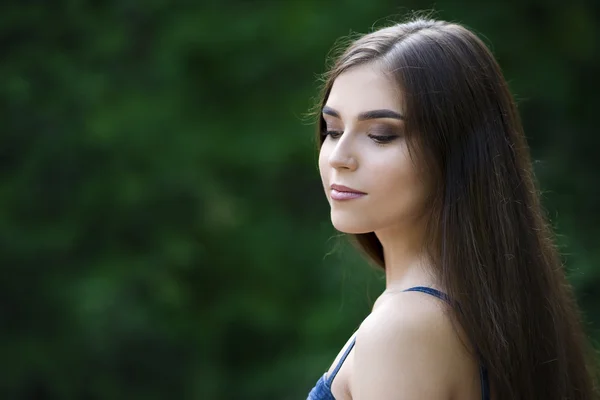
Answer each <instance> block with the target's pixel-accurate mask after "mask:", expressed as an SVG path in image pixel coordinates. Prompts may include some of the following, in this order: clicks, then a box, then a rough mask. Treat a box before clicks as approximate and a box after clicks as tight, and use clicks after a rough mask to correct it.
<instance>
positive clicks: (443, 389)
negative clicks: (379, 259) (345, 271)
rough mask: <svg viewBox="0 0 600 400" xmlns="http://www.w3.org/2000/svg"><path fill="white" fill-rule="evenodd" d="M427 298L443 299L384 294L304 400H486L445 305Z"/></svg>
mask: <svg viewBox="0 0 600 400" xmlns="http://www.w3.org/2000/svg"><path fill="white" fill-rule="evenodd" d="M425 291H428V292H429V293H423V292H425ZM430 295H434V296H436V297H442V296H443V293H442V292H440V291H437V290H436V289H433V290H432V289H430V288H429V287H423V286H413V287H411V288H408V289H406V290H405V291H400V292H396V291H386V292H384V293H383V294H382V295H381V296H380V297H379V299H378V300H377V302H376V303H375V306H374V307H373V311H372V312H371V314H370V315H369V316H368V317H367V318H366V319H365V320H364V321H363V323H362V324H361V325H360V327H359V328H358V330H357V331H356V333H355V334H354V335H352V337H351V338H350V339H349V340H348V342H347V343H346V345H345V346H344V347H343V349H342V351H340V353H339V354H338V356H337V357H336V359H335V360H334V362H333V364H332V365H331V367H330V368H329V370H328V371H327V373H326V374H325V375H324V376H323V377H322V378H321V379H320V380H319V382H318V383H317V385H316V387H315V388H314V389H313V391H312V392H311V394H310V395H309V398H308V399H309V400H361V399H378V400H387V399H390V400H392V399H394V400H403V399H424V398H425V399H432V400H435V399H440V400H441V399H444V400H450V399H465V400H468V399H473V400H480V399H486V400H487V399H488V397H487V395H482V393H483V392H487V390H488V388H487V385H488V383H487V376H486V377H485V380H482V369H481V368H482V366H481V365H480V363H479V361H478V359H477V358H476V357H474V356H473V354H472V352H473V350H472V349H471V348H467V347H465V345H463V342H465V337H464V336H463V337H459V336H457V334H456V333H455V331H454V330H453V327H452V325H451V323H450V321H449V320H448V318H447V316H446V314H445V313H446V308H447V307H448V304H446V302H445V301H439V300H437V299H435V298H432V296H430Z"/></svg>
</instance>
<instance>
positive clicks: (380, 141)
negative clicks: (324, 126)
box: [322, 131, 398, 146]
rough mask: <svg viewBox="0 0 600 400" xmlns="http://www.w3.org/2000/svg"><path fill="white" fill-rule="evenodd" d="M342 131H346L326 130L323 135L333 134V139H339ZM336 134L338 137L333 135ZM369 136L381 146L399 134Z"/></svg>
mask: <svg viewBox="0 0 600 400" xmlns="http://www.w3.org/2000/svg"><path fill="white" fill-rule="evenodd" d="M342 133H344V132H340V131H325V132H324V133H323V134H322V135H323V136H325V137H327V136H331V138H332V139H337V138H339V137H340V136H341V135H342ZM336 134H337V135H339V136H337V137H334V136H332V135H336ZM368 136H369V137H370V138H371V139H373V141H374V142H375V143H376V144H378V145H380V146H383V145H386V144H388V143H390V142H391V141H392V140H394V139H395V138H397V137H398V135H368Z"/></svg>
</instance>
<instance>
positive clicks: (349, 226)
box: [331, 215, 373, 235]
mask: <svg viewBox="0 0 600 400" xmlns="http://www.w3.org/2000/svg"><path fill="white" fill-rule="evenodd" d="M331 224H332V225H333V227H334V228H335V229H336V230H338V231H340V232H342V233H348V234H354V235H358V234H360V233H369V232H373V229H371V227H369V226H367V225H366V224H364V223H361V221H356V220H352V219H351V218H334V216H333V215H332V216H331Z"/></svg>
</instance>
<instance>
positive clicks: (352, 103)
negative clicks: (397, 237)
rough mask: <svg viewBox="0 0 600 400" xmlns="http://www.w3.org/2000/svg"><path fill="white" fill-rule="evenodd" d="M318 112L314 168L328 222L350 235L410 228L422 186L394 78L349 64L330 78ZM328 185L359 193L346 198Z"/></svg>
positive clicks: (369, 66)
mask: <svg viewBox="0 0 600 400" xmlns="http://www.w3.org/2000/svg"><path fill="white" fill-rule="evenodd" d="M322 111H323V114H322V115H323V119H324V120H325V124H326V131H327V136H326V138H325V140H324V142H323V145H322V147H321V150H320V153H319V170H320V174H321V180H322V182H323V187H324V189H325V193H326V196H327V199H328V201H329V204H330V206H331V221H332V224H333V226H334V227H335V228H336V229H337V230H338V231H340V232H345V233H353V234H358V233H368V232H376V233H377V232H378V231H381V230H387V229H390V228H391V229H394V228H401V229H410V227H411V225H412V224H414V223H415V222H416V220H417V217H418V216H419V215H420V213H421V211H422V209H423V208H422V207H423V203H424V201H425V196H426V194H427V190H428V189H427V187H426V184H425V182H426V179H425V177H424V176H423V174H419V171H418V169H417V168H416V166H415V163H414V162H413V160H411V158H410V156H409V153H408V148H407V143H406V140H405V138H404V136H403V135H404V122H403V107H402V96H401V93H400V91H399V90H398V89H397V85H396V84H395V82H394V81H392V80H391V78H390V77H389V76H387V75H386V74H384V73H383V72H382V70H381V69H380V67H378V66H376V65H372V64H366V65H360V66H357V67H353V68H351V69H349V70H347V71H345V72H343V73H342V74H341V75H340V76H338V77H337V78H336V79H335V81H334V83H333V86H332V88H331V91H330V94H329V97H328V98H327V102H326V104H325V106H324V107H323V110H322ZM332 185H343V186H346V187H349V188H351V189H354V190H356V191H360V192H363V193H365V194H364V195H362V196H358V197H354V198H350V199H348V198H346V197H350V196H348V195H345V194H344V193H339V192H338V191H336V190H333V189H332V188H331V186H332Z"/></svg>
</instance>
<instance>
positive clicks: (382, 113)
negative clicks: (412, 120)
mask: <svg viewBox="0 0 600 400" xmlns="http://www.w3.org/2000/svg"><path fill="white" fill-rule="evenodd" d="M323 114H327V115H331V116H332V117H335V118H340V119H341V117H340V113H338V112H337V111H335V110H334V109H333V108H331V107H328V106H325V107H323ZM379 118H393V119H400V120H403V119H404V116H403V115H402V114H399V113H397V112H396V111H392V110H371V111H365V112H362V113H360V114H358V120H359V121H364V120H367V119H379Z"/></svg>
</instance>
